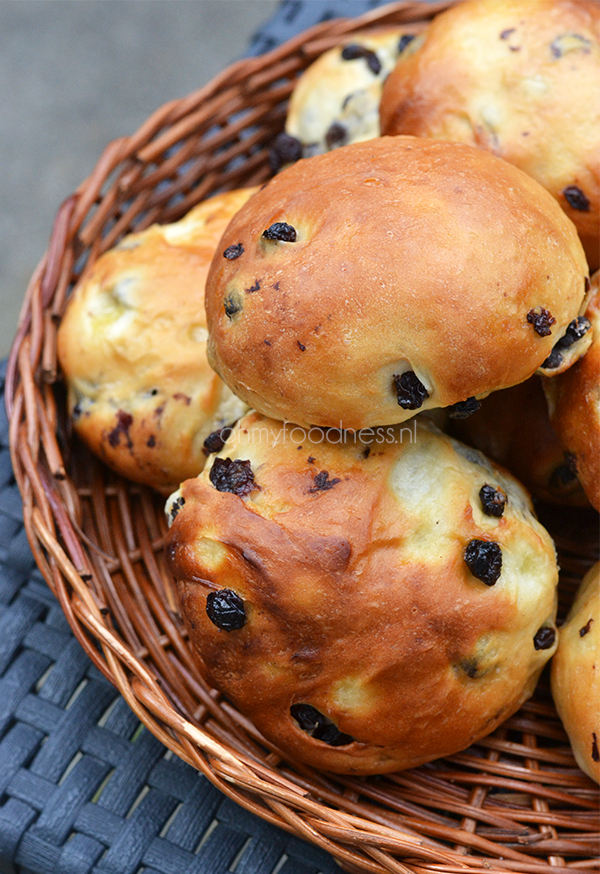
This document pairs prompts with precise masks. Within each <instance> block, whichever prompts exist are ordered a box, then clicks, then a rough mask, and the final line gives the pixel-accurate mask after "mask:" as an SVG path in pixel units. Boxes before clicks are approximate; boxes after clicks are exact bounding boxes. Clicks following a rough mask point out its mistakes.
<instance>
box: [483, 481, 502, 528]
mask: <svg viewBox="0 0 600 874" xmlns="http://www.w3.org/2000/svg"><path fill="white" fill-rule="evenodd" d="M479 500H480V501H481V507H482V509H483V512H484V513H485V515H486V516H495V517H496V518H497V519H499V518H500V516H502V515H503V514H504V508H505V507H506V503H507V501H508V497H507V495H506V492H505V491H504V489H501V488H496V487H495V486H490V485H488V484H487V483H486V484H485V485H484V486H482V487H481V488H480V489H479Z"/></svg>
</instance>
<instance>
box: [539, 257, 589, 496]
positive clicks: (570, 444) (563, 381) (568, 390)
mask: <svg viewBox="0 0 600 874" xmlns="http://www.w3.org/2000/svg"><path fill="white" fill-rule="evenodd" d="M592 292H593V295H592V297H591V299H590V302H589V305H588V307H587V309H586V311H585V317H584V318H585V320H586V321H587V323H588V324H591V325H592V330H591V331H590V334H591V335H592V344H591V347H590V349H589V351H588V352H587V353H586V355H585V356H584V357H583V358H582V359H581V360H580V361H578V362H577V364H575V365H574V367H573V368H571V369H570V370H568V371H567V372H566V373H563V374H561V375H560V376H559V377H558V378H557V379H551V380H545V381H544V388H545V391H546V396H547V398H548V406H549V410H550V421H551V422H552V425H553V427H554V430H555V431H556V433H557V435H558V437H559V439H560V441H561V443H562V445H563V448H564V449H565V450H566V451H567V452H568V453H569V455H570V457H571V459H572V463H573V465H574V467H575V469H576V471H577V475H578V477H579V479H580V481H581V484H582V485H583V488H584V489H585V492H586V494H587V496H588V498H589V500H590V503H591V504H592V505H593V506H594V507H595V508H596V510H598V511H600V272H597V273H596V274H595V275H594V277H593V279H592Z"/></svg>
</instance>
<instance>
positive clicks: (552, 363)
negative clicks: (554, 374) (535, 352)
mask: <svg viewBox="0 0 600 874" xmlns="http://www.w3.org/2000/svg"><path fill="white" fill-rule="evenodd" d="M563 361H564V358H563V356H562V352H560V350H558V349H557V348H556V346H555V347H554V349H553V350H552V352H551V353H550V355H548V357H547V358H546V360H545V361H542V365H541V366H542V367H544V368H545V369H546V370H555V369H556V368H557V367H560V365H561V364H562V363H563Z"/></svg>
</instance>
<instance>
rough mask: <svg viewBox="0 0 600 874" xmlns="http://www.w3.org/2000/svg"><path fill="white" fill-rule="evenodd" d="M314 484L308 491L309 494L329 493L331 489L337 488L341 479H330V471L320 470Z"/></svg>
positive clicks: (314, 478)
mask: <svg viewBox="0 0 600 874" xmlns="http://www.w3.org/2000/svg"><path fill="white" fill-rule="evenodd" d="M313 482H314V486H312V487H311V488H310V489H309V490H308V491H309V493H314V492H328V491H329V489H332V488H333V487H334V486H337V484H338V483H341V479H339V477H334V478H333V479H329V471H328V470H320V471H319V473H316V474H315V475H314V477H313Z"/></svg>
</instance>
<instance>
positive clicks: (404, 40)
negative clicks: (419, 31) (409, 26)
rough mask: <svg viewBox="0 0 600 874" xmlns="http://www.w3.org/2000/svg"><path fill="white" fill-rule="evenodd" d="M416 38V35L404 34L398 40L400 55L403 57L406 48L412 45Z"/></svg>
mask: <svg viewBox="0 0 600 874" xmlns="http://www.w3.org/2000/svg"><path fill="white" fill-rule="evenodd" d="M415 37H416V33H404V34H402V36H401V37H400V39H399V40H398V54H399V55H401V54H402V52H403V51H404V49H405V48H406V46H408V45H410V44H411V42H412V41H413V39H414V38H415Z"/></svg>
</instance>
